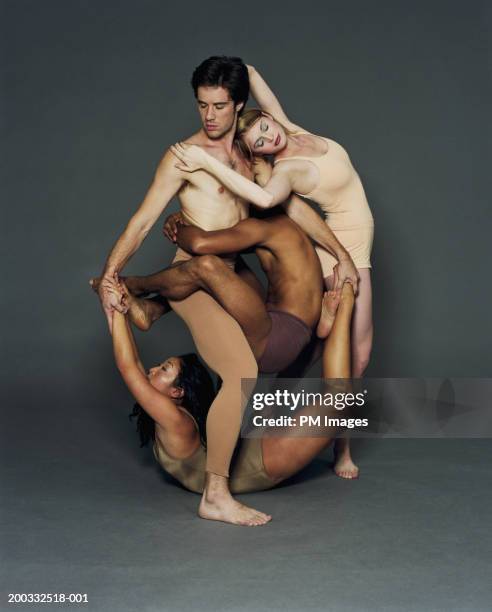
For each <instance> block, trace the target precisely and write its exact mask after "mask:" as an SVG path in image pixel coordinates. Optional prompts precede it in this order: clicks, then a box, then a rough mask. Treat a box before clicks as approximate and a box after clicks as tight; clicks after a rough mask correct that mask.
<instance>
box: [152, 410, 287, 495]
mask: <svg viewBox="0 0 492 612" xmlns="http://www.w3.org/2000/svg"><path fill="white" fill-rule="evenodd" d="M185 412H186V411H185ZM188 414H189V413H188ZM190 417H191V418H192V419H193V417H192V416H191V414H190ZM193 420H194V421H195V419H193ZM195 425H196V421H195ZM196 427H197V429H198V425H196ZM153 451H154V456H155V458H156V459H157V461H158V462H159V464H160V465H161V467H162V468H163V469H164V470H165V471H166V472H168V474H171V476H173V477H174V478H176V480H177V481H178V482H180V483H181V484H182V485H183V486H184V487H186V488H187V489H189V490H190V491H194V492H195V493H202V492H203V488H204V486H205V471H206V463H207V453H206V451H205V449H204V448H203V446H202V445H201V444H200V446H199V447H198V449H197V450H196V451H195V452H194V453H193V454H192V455H191V456H190V457H187V458H186V459H175V458H174V457H171V456H170V455H169V454H168V453H167V452H166V450H165V448H164V446H163V445H162V443H161V442H160V440H159V438H158V437H157V436H156V438H155V441H154V447H153ZM276 484H277V481H275V480H274V479H273V478H270V476H268V474H267V473H266V471H265V467H264V465H263V455H262V449H261V438H242V439H241V440H240V441H239V446H238V450H237V452H236V453H235V455H234V457H233V460H232V464H231V475H230V478H229V487H230V490H231V492H232V493H248V492H251V491H262V490H264V489H270V488H272V487H274V486H275V485H276Z"/></svg>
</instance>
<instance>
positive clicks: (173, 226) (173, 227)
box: [162, 212, 185, 242]
mask: <svg viewBox="0 0 492 612" xmlns="http://www.w3.org/2000/svg"><path fill="white" fill-rule="evenodd" d="M184 224H185V223H184V220H183V216H182V215H181V213H180V212H177V213H173V214H172V215H169V217H168V218H167V219H166V220H165V221H164V226H163V228H162V233H163V234H164V236H165V237H166V238H167V239H168V240H170V241H171V242H176V236H177V234H178V227H179V226H180V225H184Z"/></svg>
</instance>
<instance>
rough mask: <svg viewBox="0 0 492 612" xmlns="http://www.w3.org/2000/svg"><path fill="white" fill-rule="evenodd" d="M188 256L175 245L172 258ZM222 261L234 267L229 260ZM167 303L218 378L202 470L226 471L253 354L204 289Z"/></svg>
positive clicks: (252, 374)
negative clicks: (219, 385)
mask: <svg viewBox="0 0 492 612" xmlns="http://www.w3.org/2000/svg"><path fill="white" fill-rule="evenodd" d="M190 258H191V255H189V254H188V253H186V251H183V250H181V249H178V250H177V252H176V256H175V258H174V260H173V263H176V262H178V261H185V260H187V259H190ZM226 262H227V263H228V265H230V266H232V267H234V260H233V259H231V258H228V259H226ZM169 304H170V305H171V307H172V309H173V310H174V311H175V312H176V313H177V314H178V315H179V316H180V317H181V318H182V319H183V321H184V322H185V323H186V325H187V327H188V329H189V330H190V332H191V335H192V336H193V340H194V342H195V346H196V349H197V351H198V353H199V354H200V356H201V357H202V359H203V360H204V361H205V363H206V364H207V365H208V366H209V367H210V368H211V369H212V370H213V371H214V372H216V373H217V374H218V375H219V376H220V377H221V379H222V386H221V388H220V390H219V392H218V393H217V395H216V397H215V399H214V401H213V403H212V405H211V407H210V410H209V413H208V417H207V441H208V444H207V455H206V469H207V471H209V472H213V473H214V474H219V475H220V476H228V475H229V463H230V461H231V457H232V454H233V452H234V447H235V446H236V441H237V438H238V436H239V430H240V428H241V420H242V416H243V412H244V408H245V407H246V404H247V402H248V399H249V393H250V392H251V391H252V390H253V386H251V390H250V392H249V393H248V392H247V391H246V385H245V384H241V379H250V380H256V377H257V375H258V366H257V363H256V359H255V357H254V355H253V353H252V351H251V348H250V346H249V344H248V341H247V340H246V338H245V336H244V334H243V332H242V330H241V328H240V327H239V324H238V322H237V321H236V320H235V319H233V318H232V317H231V316H230V315H229V314H228V313H227V312H226V311H225V310H224V309H223V308H222V306H220V304H219V303H218V302H216V301H215V300H214V299H213V298H212V297H211V296H210V295H209V294H208V293H205V292H204V291H197V292H195V293H193V294H192V295H190V296H189V297H187V298H186V299H184V300H181V301H179V302H174V301H171V300H170V301H169ZM204 453H205V451H204ZM204 456H205V455H204Z"/></svg>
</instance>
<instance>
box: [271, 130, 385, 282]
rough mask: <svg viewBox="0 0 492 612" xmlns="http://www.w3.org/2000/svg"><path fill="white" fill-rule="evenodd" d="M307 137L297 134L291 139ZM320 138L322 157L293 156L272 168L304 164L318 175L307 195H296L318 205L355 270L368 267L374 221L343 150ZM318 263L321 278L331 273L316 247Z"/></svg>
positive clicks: (323, 254) (327, 259)
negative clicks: (323, 144)
mask: <svg viewBox="0 0 492 612" xmlns="http://www.w3.org/2000/svg"><path fill="white" fill-rule="evenodd" d="M299 134H309V135H310V136H315V134H310V132H306V131H304V130H303V131H299V132H295V133H294V134H293V135H299ZM317 138H322V139H323V140H324V141H325V142H326V145H327V150H326V152H325V153H323V154H322V155H319V156H315V157H310V156H307V155H295V156H290V157H282V158H280V159H276V160H275V162H274V163H275V164H277V163H279V162H283V161H289V160H304V161H308V162H310V163H312V164H314V166H316V168H317V169H318V172H319V183H318V185H317V186H316V187H315V188H314V189H312V190H311V191H310V192H308V193H298V195H301V196H303V197H306V198H309V199H310V200H313V201H314V202H316V203H317V204H318V206H319V207H320V208H321V210H322V211H323V212H324V213H325V219H326V223H327V224H328V225H329V226H330V228H331V229H332V230H333V233H334V234H335V236H336V237H337V238H338V240H339V241H340V242H341V243H342V245H343V246H344V247H345V248H346V249H347V251H348V252H349V253H350V256H351V257H352V259H353V261H354V264H355V266H356V267H357V268H370V267H371V261H370V256H371V248H372V241H373V235H374V219H373V216H372V213H371V209H370V208H369V204H368V202H367V198H366V194H365V192H364V188H363V186H362V182H361V180H360V177H359V175H358V174H357V171H356V170H355V168H354V167H353V165H352V163H351V161H350V158H349V156H348V153H347V152H346V151H345V149H344V148H343V147H342V146H341V145H339V144H338V143H337V142H335V141H334V140H331V139H330V138H324V137H322V136H317ZM316 252H317V253H318V256H319V258H320V261H321V266H322V269H323V277H324V278H326V277H327V276H330V275H331V274H332V273H333V266H334V265H335V264H336V263H337V260H336V259H335V258H334V257H333V256H332V255H331V254H330V253H328V251H326V250H325V249H323V248H322V247H316Z"/></svg>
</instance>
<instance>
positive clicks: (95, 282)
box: [89, 276, 102, 293]
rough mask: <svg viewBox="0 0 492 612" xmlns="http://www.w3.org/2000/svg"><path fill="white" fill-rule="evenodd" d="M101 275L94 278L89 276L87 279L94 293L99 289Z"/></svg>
mask: <svg viewBox="0 0 492 612" xmlns="http://www.w3.org/2000/svg"><path fill="white" fill-rule="evenodd" d="M101 280H102V276H98V277H96V278H91V280H90V281H89V285H90V286H91V287H92V290H93V291H95V292H96V293H97V292H98V291H99V285H100V284H101Z"/></svg>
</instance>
